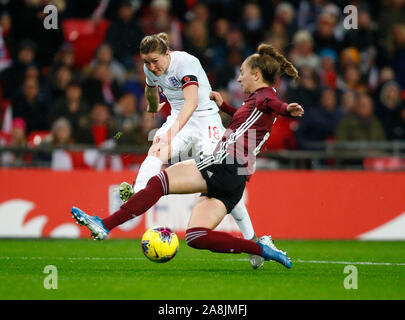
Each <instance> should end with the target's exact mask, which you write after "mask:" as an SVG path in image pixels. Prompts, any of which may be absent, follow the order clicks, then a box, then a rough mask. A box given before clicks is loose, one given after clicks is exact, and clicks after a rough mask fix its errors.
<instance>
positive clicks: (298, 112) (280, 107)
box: [259, 97, 304, 118]
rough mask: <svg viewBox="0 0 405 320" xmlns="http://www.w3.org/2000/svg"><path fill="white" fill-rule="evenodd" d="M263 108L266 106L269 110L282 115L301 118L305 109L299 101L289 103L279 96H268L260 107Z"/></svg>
mask: <svg viewBox="0 0 405 320" xmlns="http://www.w3.org/2000/svg"><path fill="white" fill-rule="evenodd" d="M263 108H265V109H266V111H267V112H269V111H274V112H276V113H277V114H280V115H282V116H290V117H294V118H300V117H302V116H303V114H304V109H303V108H302V107H301V105H299V104H298V103H295V102H294V103H290V104H288V103H286V102H283V101H281V100H279V99H278V98H277V97H268V98H266V99H265V100H264V101H263V103H262V104H261V106H260V107H259V110H260V109H263ZM262 111H263V110H262Z"/></svg>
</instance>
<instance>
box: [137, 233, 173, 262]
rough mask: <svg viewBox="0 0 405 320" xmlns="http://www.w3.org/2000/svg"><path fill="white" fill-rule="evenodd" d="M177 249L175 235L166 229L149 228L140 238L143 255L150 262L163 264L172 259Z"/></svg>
mask: <svg viewBox="0 0 405 320" xmlns="http://www.w3.org/2000/svg"><path fill="white" fill-rule="evenodd" d="M178 249H179V239H178V238H177V235H176V234H175V233H174V232H173V231H172V230H171V229H170V228H168V227H165V226H156V227H152V228H149V229H148V230H146V232H145V233H144V234H143V236H142V251H143V254H144V255H145V256H146V257H147V258H148V259H149V260H151V261H153V262H158V263H163V262H167V261H170V260H171V259H173V258H174V256H175V255H176V253H177V250H178Z"/></svg>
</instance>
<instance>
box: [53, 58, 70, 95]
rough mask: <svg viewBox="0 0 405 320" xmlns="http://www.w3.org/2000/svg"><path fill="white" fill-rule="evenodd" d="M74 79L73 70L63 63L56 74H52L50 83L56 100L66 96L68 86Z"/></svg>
mask: <svg viewBox="0 0 405 320" xmlns="http://www.w3.org/2000/svg"><path fill="white" fill-rule="evenodd" d="M72 80H73V74H72V71H71V70H70V69H69V68H68V67H67V66H63V65H62V66H60V67H59V68H58V69H57V70H56V72H55V74H50V77H49V84H50V87H51V92H52V99H53V100H54V101H56V100H58V99H59V98H61V97H63V96H65V93H66V88H67V87H68V85H69V83H70V82H71V81H72Z"/></svg>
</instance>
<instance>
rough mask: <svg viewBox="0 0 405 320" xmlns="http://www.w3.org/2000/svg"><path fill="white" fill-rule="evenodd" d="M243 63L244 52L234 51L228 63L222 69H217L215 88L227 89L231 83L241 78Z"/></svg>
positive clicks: (231, 52)
mask: <svg viewBox="0 0 405 320" xmlns="http://www.w3.org/2000/svg"><path fill="white" fill-rule="evenodd" d="M242 62H243V56H242V52H240V50H237V49H233V50H232V51H230V52H229V53H228V55H227V60H226V63H223V64H222V67H220V68H217V72H216V74H215V81H214V84H213V85H214V86H215V88H227V87H228V84H229V83H230V82H231V81H235V79H237V77H239V73H240V71H239V69H240V65H241V63H242Z"/></svg>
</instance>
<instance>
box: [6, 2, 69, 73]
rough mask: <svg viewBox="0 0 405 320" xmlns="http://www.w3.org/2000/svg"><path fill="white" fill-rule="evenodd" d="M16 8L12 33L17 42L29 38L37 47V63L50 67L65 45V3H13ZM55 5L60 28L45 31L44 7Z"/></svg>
mask: <svg viewBox="0 0 405 320" xmlns="http://www.w3.org/2000/svg"><path fill="white" fill-rule="evenodd" d="M13 2H15V6H16V7H15V8H14V11H13V14H14V16H13V28H12V32H13V35H14V37H15V38H16V39H17V41H21V40H22V39H25V38H29V39H31V40H32V41H33V42H34V43H35V44H36V46H37V48H38V51H37V61H38V64H39V66H40V68H41V69H42V67H48V66H50V64H51V63H52V61H53V57H54V55H55V53H56V52H57V51H58V49H59V47H60V46H61V44H62V43H63V33H62V28H61V25H60V21H61V19H60V17H61V14H62V12H63V10H64V9H65V7H66V5H65V1H61V0H59V1H57V2H52V1H50V0H41V1H13ZM51 2H52V4H54V5H56V6H57V9H58V28H57V29H49V30H48V29H45V28H44V19H45V17H46V16H47V14H46V13H44V7H45V6H46V5H48V4H51Z"/></svg>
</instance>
